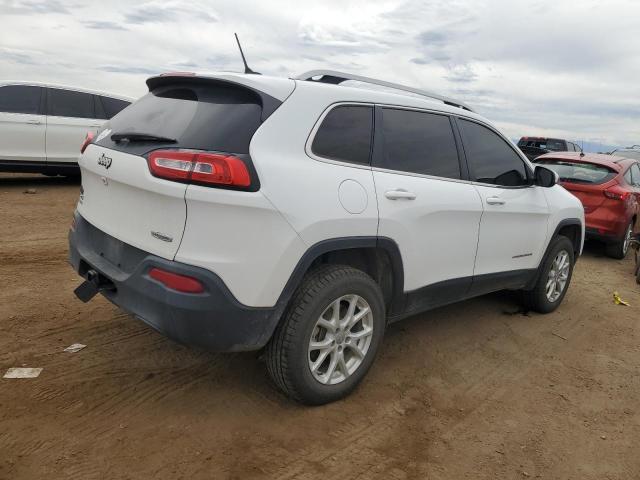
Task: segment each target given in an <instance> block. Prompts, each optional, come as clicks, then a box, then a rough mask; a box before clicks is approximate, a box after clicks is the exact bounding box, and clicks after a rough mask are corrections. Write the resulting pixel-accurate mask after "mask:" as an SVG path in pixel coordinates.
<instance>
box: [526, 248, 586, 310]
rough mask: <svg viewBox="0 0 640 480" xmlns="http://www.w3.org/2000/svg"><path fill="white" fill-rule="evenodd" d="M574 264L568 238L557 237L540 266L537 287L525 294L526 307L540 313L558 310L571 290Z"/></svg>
mask: <svg viewBox="0 0 640 480" xmlns="http://www.w3.org/2000/svg"><path fill="white" fill-rule="evenodd" d="M573 264H574V251H573V244H572V243H571V241H570V240H569V239H568V238H567V237H563V236H558V237H555V238H554V239H553V240H552V243H551V245H550V247H549V253H548V254H547V257H546V258H545V260H544V262H543V263H542V265H541V266H540V271H539V272H538V280H537V281H536V285H535V287H534V288H533V289H532V290H527V291H524V292H523V300H524V303H525V306H526V307H527V308H529V309H531V310H534V311H536V312H540V313H550V312H553V311H554V310H555V309H556V308H558V306H559V305H560V303H562V299H563V298H564V296H565V294H566V293H567V289H568V288H569V283H570V282H571V275H572V273H573Z"/></svg>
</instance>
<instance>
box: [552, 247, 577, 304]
mask: <svg viewBox="0 0 640 480" xmlns="http://www.w3.org/2000/svg"><path fill="white" fill-rule="evenodd" d="M570 267H571V261H570V257H569V252H567V251H566V250H560V251H559V252H558V254H557V255H556V258H555V259H554V260H553V263H552V264H551V269H550V270H549V275H548V277H547V284H546V294H547V300H549V301H550V302H551V303H554V302H556V301H557V300H558V299H559V298H560V296H561V295H562V292H564V289H565V288H566V286H567V280H568V279H569V268H570Z"/></svg>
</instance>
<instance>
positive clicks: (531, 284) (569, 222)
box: [524, 218, 584, 290]
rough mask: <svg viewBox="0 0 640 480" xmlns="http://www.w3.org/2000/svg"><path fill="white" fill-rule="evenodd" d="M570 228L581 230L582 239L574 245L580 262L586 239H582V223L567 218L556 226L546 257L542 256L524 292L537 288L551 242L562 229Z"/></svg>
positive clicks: (576, 258) (576, 219)
mask: <svg viewBox="0 0 640 480" xmlns="http://www.w3.org/2000/svg"><path fill="white" fill-rule="evenodd" d="M569 226H576V227H578V228H579V229H580V235H581V238H577V239H576V243H574V245H573V248H574V256H575V261H578V255H579V254H580V246H581V245H582V244H583V243H584V238H583V237H582V235H583V233H582V222H581V221H580V219H579V218H565V219H563V220H561V221H560V222H558V225H556V228H555V230H554V231H553V235H551V237H550V240H549V244H548V245H547V248H546V250H545V252H544V255H543V256H542V260H540V264H539V265H538V268H537V269H536V274H535V275H534V276H533V277H532V278H531V279H530V280H529V282H528V283H527V285H525V286H524V290H531V289H532V288H534V287H535V284H536V283H537V281H538V278H539V277H540V267H541V266H542V265H543V264H544V262H545V260H546V259H547V257H548V256H549V249H550V248H551V240H553V239H554V238H555V237H556V236H557V235H558V232H559V231H560V230H561V229H562V228H564V227H569Z"/></svg>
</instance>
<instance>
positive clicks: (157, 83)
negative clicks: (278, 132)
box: [147, 72, 282, 122]
mask: <svg viewBox="0 0 640 480" xmlns="http://www.w3.org/2000/svg"><path fill="white" fill-rule="evenodd" d="M177 82H180V83H191V84H195V85H215V84H218V85H224V86H227V87H231V86H232V87H237V88H244V89H246V90H249V91H251V92H253V93H254V94H255V95H256V96H258V97H259V98H260V102H261V103H262V116H261V120H262V121H263V122H264V121H265V120H266V119H267V118H269V116H270V115H271V114H272V113H273V112H275V111H276V110H277V109H278V107H279V106H280V105H282V102H281V101H280V100H278V99H277V98H274V97H272V96H271V95H269V94H268V93H265V92H262V91H260V90H258V89H257V88H253V87H250V86H249V85H245V84H244V83H240V82H233V81H231V80H228V79H224V78H209V77H200V76H198V75H196V74H195V73H191V72H174V73H163V74H160V75H156V76H155V77H150V78H148V79H147V87H149V91H151V90H153V89H154V88H158V87H162V86H164V85H170V84H172V83H177Z"/></svg>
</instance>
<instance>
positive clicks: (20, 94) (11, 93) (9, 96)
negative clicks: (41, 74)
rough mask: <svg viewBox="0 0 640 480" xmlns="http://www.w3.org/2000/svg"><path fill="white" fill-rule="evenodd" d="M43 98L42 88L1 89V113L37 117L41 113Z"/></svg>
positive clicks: (16, 86)
mask: <svg viewBox="0 0 640 480" xmlns="http://www.w3.org/2000/svg"><path fill="white" fill-rule="evenodd" d="M41 97H42V88H41V87H33V86H30V85H7V86H5V87H0V112H7V113H26V114H30V115H37V114H38V113H39V112H40V99H41Z"/></svg>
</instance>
